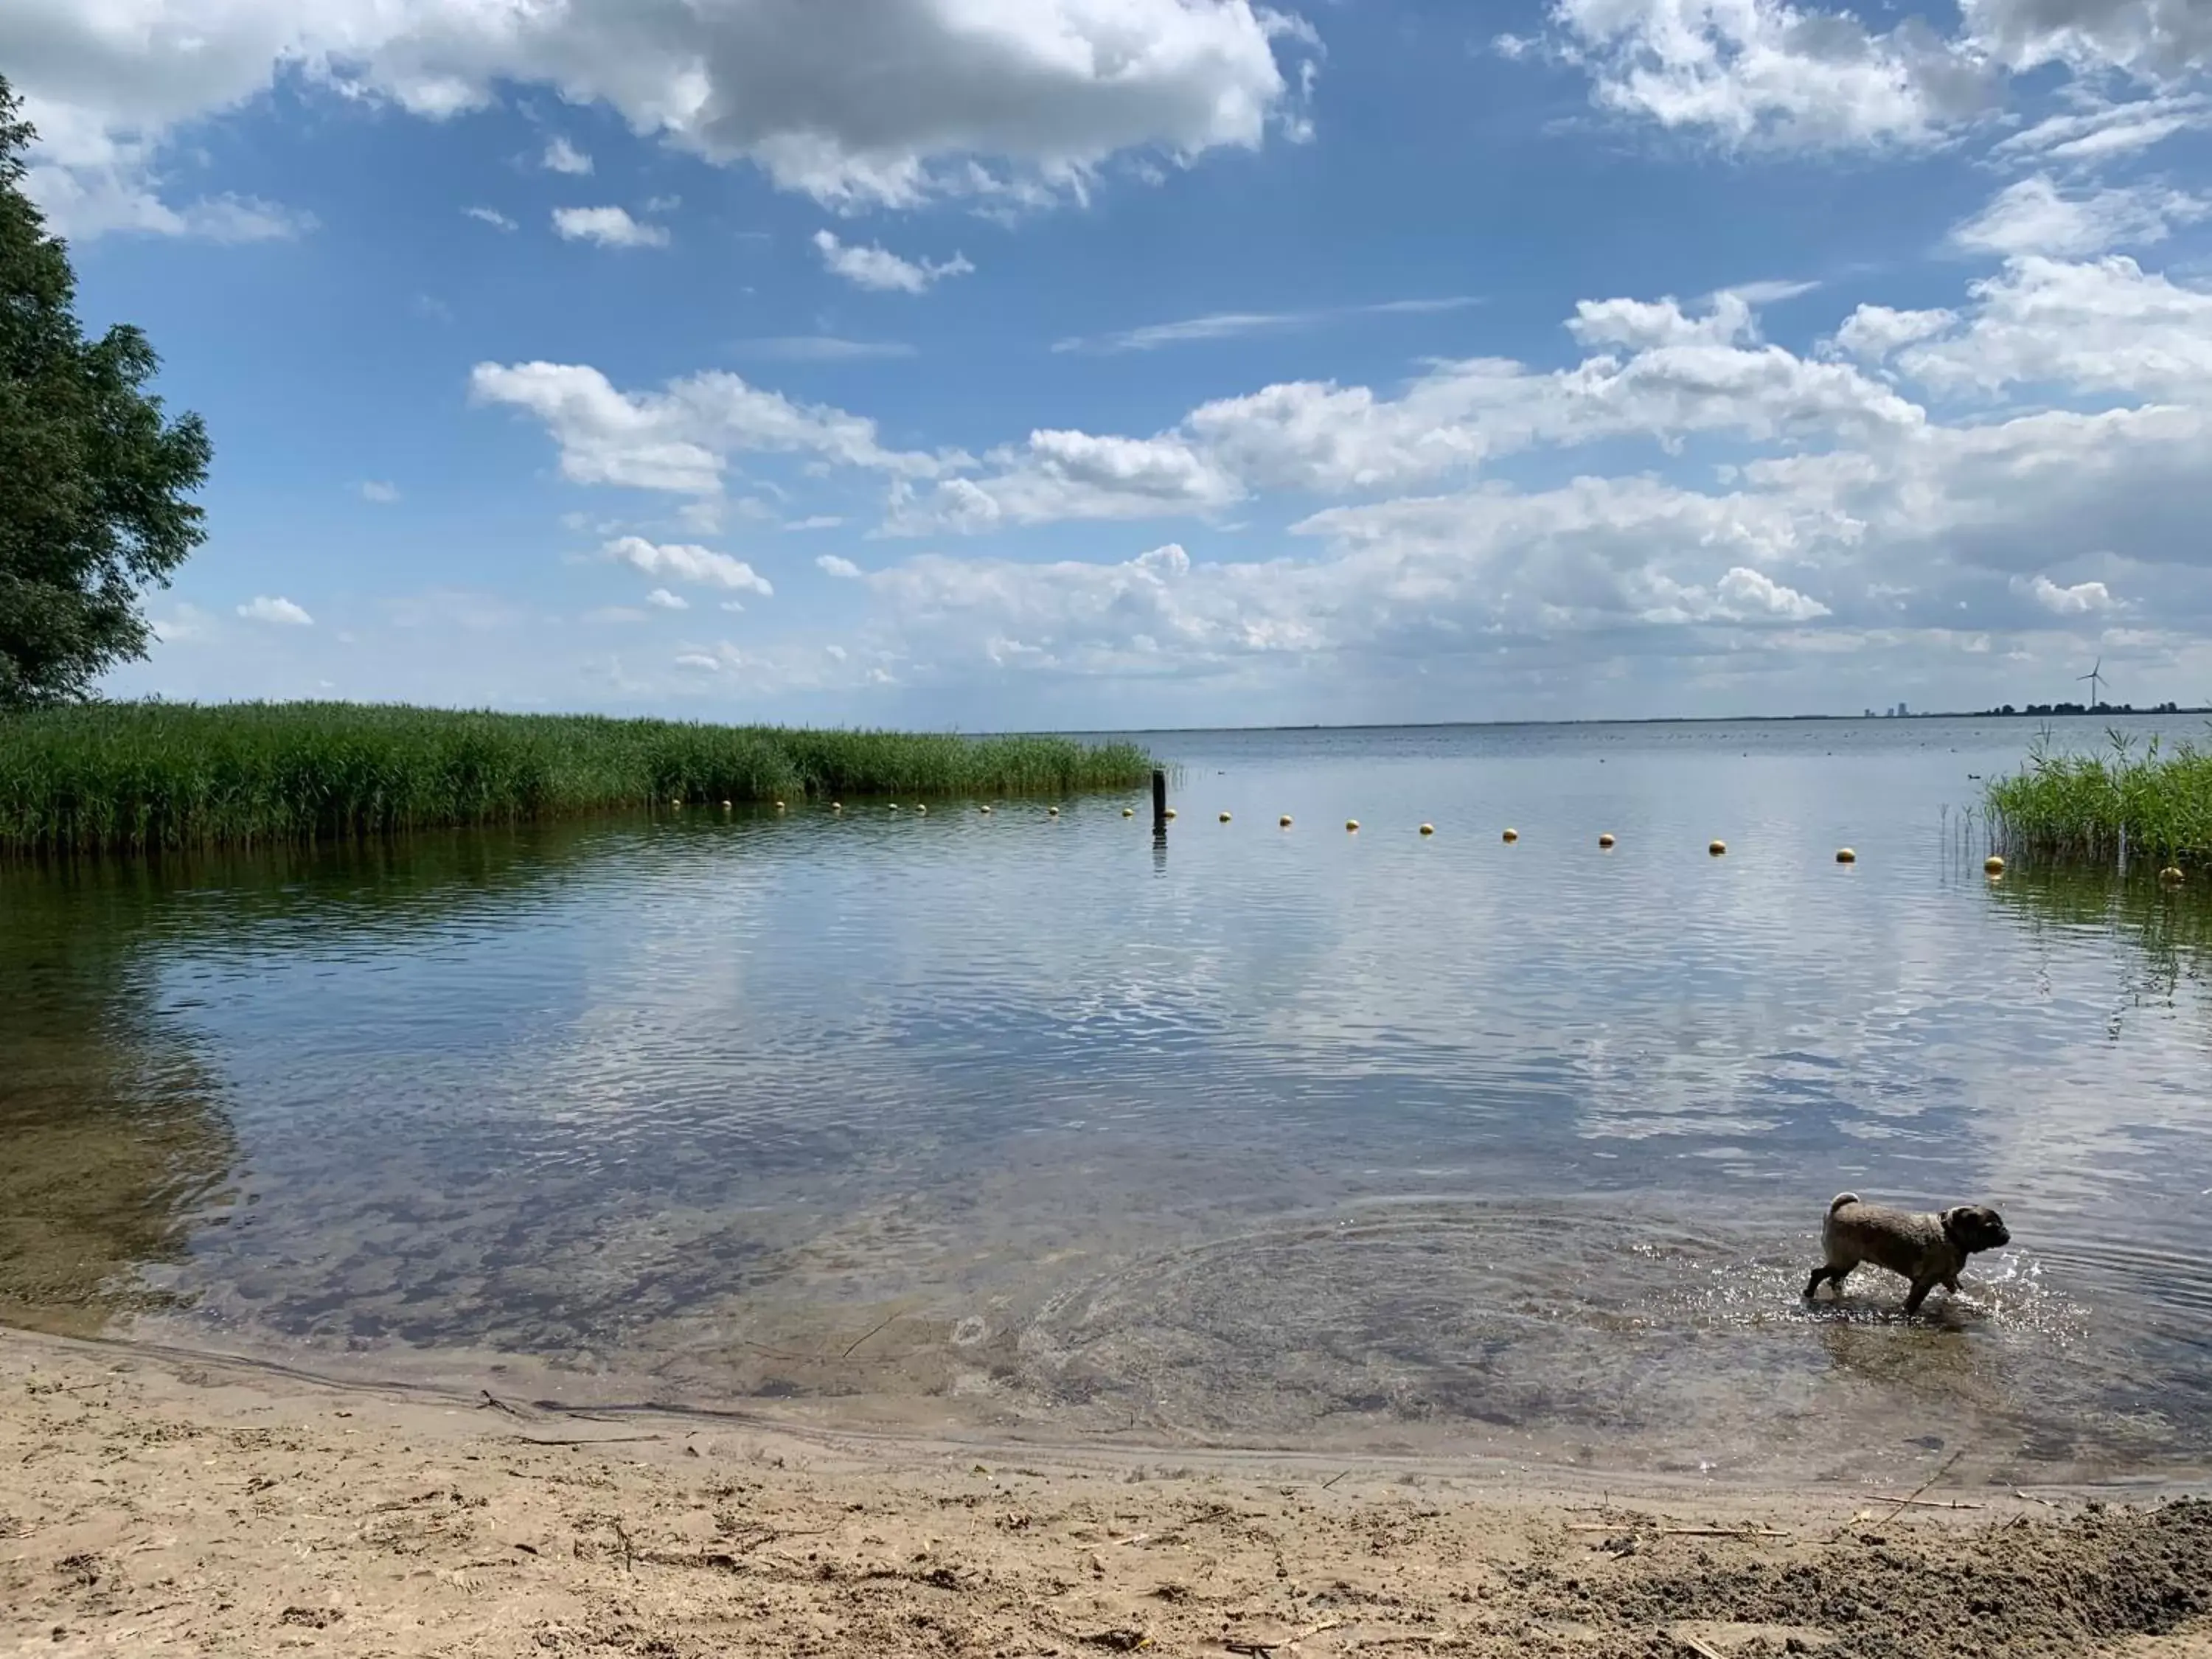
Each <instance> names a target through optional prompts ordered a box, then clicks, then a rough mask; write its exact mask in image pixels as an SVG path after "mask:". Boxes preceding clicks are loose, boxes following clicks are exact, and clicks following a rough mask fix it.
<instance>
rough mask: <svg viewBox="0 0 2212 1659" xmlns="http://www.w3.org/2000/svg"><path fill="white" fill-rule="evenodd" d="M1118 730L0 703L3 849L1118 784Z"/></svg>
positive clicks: (1122, 773) (220, 839) (1137, 764)
mask: <svg viewBox="0 0 2212 1659" xmlns="http://www.w3.org/2000/svg"><path fill="white" fill-rule="evenodd" d="M1151 773H1152V758H1151V757H1149V756H1148V755H1146V753H1145V752H1144V751H1143V750H1140V749H1139V748H1138V747H1136V746H1135V745H1134V744H1084V743H1079V742H1076V741H1074V740H1073V739H1072V738H1055V737H994V738H963V737H956V736H951V735H945V734H933V733H914V732H863V731H834V730H803V729H793V728H785V727H779V726H706V725H696V724H690V723H686V722H680V721H674V720H611V719H605V718H602V717H599V716H596V715H588V714H490V713H485V712H476V711H467V710H452V709H437V708H408V707H404V706H400V705H388V704H362V703H343V702H292V703H222V704H213V705H205V704H195V703H167V702H120V703H94V704H88V705H85V706H82V707H77V708H58V709H49V710H42V711H38V712H34V713H31V714H21V715H16V716H13V717H0V854H18V855H21V854H36V853H53V852H103V851H118V852H121V851H131V852H137V851H158V850H162V849H167V848H200V847H216V846H226V845H251V844H254V843H269V842H311V841H321V840H333V839H343V838H348V837H362V836H388V835H393V834H397V833H399V832H402V831H405V830H409V829H430V828H434V827H440V826H446V825H455V824H479V823H519V822H521V821H524V820H526V819H534V818H549V817H562V816H568V815H577V814H584V813H592V812H610V811H623V810H630V811H635V810H641V809H644V808H647V807H653V808H665V807H667V806H670V805H673V804H674V803H677V802H679V801H681V802H684V803H687V804H695V805H718V804H719V803H720V802H722V801H725V800H729V801H748V802H752V801H769V800H778V799H781V800H788V801H790V802H791V803H792V804H793V805H797V804H798V803H799V802H800V801H802V800H804V799H806V798H807V797H809V796H810V795H811V796H815V797H824V798H827V797H847V796H850V797H860V796H866V795H892V796H894V797H896V796H898V795H913V796H915V797H917V798H925V797H930V796H972V795H993V796H1018V795H1045V794H1060V793H1073V792H1076V791H1080V790H1086V789H1119V788H1130V787H1135V786H1137V785H1139V784H1140V783H1142V782H1144V781H1146V779H1147V778H1148V777H1149V776H1150V775H1151Z"/></svg>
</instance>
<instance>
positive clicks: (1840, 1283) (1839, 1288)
mask: <svg viewBox="0 0 2212 1659" xmlns="http://www.w3.org/2000/svg"><path fill="white" fill-rule="evenodd" d="M1858 1265H1859V1264H1858V1263H1857V1262H1856V1261H1846V1262H1844V1264H1843V1265H1842V1266H1841V1267H1838V1266H1837V1265H1836V1264H1835V1263H1833V1262H1830V1263H1828V1264H1827V1265H1826V1266H1825V1267H1815V1268H1814V1269H1813V1276H1812V1278H1810V1279H1807V1280H1806V1281H1805V1299H1806V1300H1807V1301H1808V1302H1810V1301H1811V1300H1812V1299H1813V1292H1814V1291H1817V1290H1819V1289H1820V1281H1821V1280H1822V1279H1826V1280H1827V1281H1828V1283H1829V1284H1831V1285H1834V1286H1835V1287H1836V1299H1837V1300H1838V1301H1841V1300H1842V1299H1843V1294H1844V1279H1846V1278H1848V1277H1849V1276H1850V1271H1851V1269H1852V1268H1854V1267H1857V1266H1858Z"/></svg>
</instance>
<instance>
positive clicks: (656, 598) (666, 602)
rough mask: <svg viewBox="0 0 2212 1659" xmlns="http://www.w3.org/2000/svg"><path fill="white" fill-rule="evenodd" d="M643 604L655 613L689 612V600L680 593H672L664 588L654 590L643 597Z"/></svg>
mask: <svg viewBox="0 0 2212 1659" xmlns="http://www.w3.org/2000/svg"><path fill="white" fill-rule="evenodd" d="M645 602H646V603H647V605H651V606H653V608H654V609H655V610H656V611H689V610H690V608H691V601H690V600H689V599H685V598H684V596H683V595H682V594H681V593H671V592H669V591H668V590H667V589H666V588H665V587H656V588H654V589H653V592H650V593H648V594H647V595H646V596H645Z"/></svg>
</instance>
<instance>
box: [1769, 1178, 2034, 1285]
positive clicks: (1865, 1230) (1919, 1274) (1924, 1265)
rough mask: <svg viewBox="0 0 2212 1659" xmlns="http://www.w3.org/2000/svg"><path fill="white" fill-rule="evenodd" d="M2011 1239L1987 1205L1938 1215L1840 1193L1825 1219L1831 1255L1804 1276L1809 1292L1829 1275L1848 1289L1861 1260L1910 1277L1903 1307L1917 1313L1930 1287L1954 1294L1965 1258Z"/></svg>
mask: <svg viewBox="0 0 2212 1659" xmlns="http://www.w3.org/2000/svg"><path fill="white" fill-rule="evenodd" d="M2009 1243H2012V1234H2011V1233H2010V1232H2008V1231H2006V1229H2005V1225H2004V1218H2003V1217H2002V1216H2000V1215H1999V1214H1998V1213H1997V1212H1996V1211H1995V1210H1992V1209H1990V1207H1989V1206H1987V1205H1984V1204H1961V1205H1959V1206H1957V1207H1955V1208H1954V1209H1948V1210H1945V1211H1943V1212H1942V1213H1940V1214H1936V1215H1915V1214H1913V1213H1911V1212H1909V1211H1905V1210H1893V1209H1891V1208H1890V1207H1889V1206H1887V1205H1885V1204H1869V1203H1867V1202H1866V1201H1865V1200H1863V1199H1862V1198H1860V1196H1859V1195H1858V1194H1857V1193H1839V1194H1837V1195H1836V1198H1835V1200H1834V1201H1833V1202H1832V1203H1831V1204H1830V1205H1829V1206H1828V1218H1827V1219H1826V1221H1825V1222H1823V1223H1822V1224H1821V1227H1820V1247H1821V1249H1822V1251H1823V1253H1824V1254H1825V1255H1826V1257H1827V1260H1826V1261H1825V1262H1824V1263H1823V1264H1822V1265H1821V1266H1820V1267H1815V1268H1814V1269H1813V1276H1812V1277H1811V1278H1810V1279H1807V1280H1806V1281H1805V1295H1806V1297H1807V1298H1808V1300H1809V1299H1810V1298H1811V1297H1812V1295H1813V1292H1814V1291H1817V1290H1819V1289H1820V1281H1821V1280H1822V1279H1826V1280H1827V1281H1828V1282H1829V1283H1830V1284H1831V1285H1834V1286H1835V1287H1836V1294H1837V1295H1838V1296H1839V1297H1840V1296H1841V1295H1842V1294H1843V1293H1844V1279H1846V1278H1847V1277H1849V1275H1850V1272H1851V1270H1852V1269H1853V1268H1855V1267H1857V1266H1858V1265H1859V1264H1860V1263H1861V1262H1864V1261H1871V1262H1873V1263H1874V1264H1875V1266H1876V1267H1887V1268H1888V1269H1889V1270H1890V1272H1892V1273H1897V1274H1899V1275H1901V1276H1902V1277H1904V1278H1905V1279H1911V1281H1912V1291H1911V1295H1909V1296H1907V1297H1905V1312H1907V1313H1917V1312H1919V1311H1920V1304H1922V1303H1923V1302H1924V1301H1926V1300H1927V1299H1928V1292H1929V1291H1932V1290H1934V1289H1935V1288H1936V1286H1937V1285H1942V1287H1943V1288H1944V1289H1945V1290H1947V1291H1951V1292H1952V1293H1953V1294H1954V1295H1955V1294H1956V1293H1957V1291H1958V1289H1959V1272H1960V1269H1961V1268H1962V1267H1965V1266H1966V1258H1967V1257H1969V1256H1971V1255H1978V1254H1979V1253H1980V1252H1981V1251H1983V1250H1995V1249H2002V1248H2003V1247H2004V1246H2005V1245H2007V1244H2009Z"/></svg>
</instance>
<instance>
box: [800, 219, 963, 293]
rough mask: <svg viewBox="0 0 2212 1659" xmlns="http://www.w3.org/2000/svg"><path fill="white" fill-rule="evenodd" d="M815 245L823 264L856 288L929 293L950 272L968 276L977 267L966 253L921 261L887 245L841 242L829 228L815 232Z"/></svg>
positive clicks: (834, 274)
mask: <svg viewBox="0 0 2212 1659" xmlns="http://www.w3.org/2000/svg"><path fill="white" fill-rule="evenodd" d="M814 246H815V249H816V251H817V252H819V253H820V254H821V255H822V264H823V268H824V269H825V270H829V272H830V274H831V275H833V276H842V277H843V278H844V279H845V280H846V281H847V282H848V283H852V284H853V285H854V287H855V288H866V289H874V290H876V291H877V292H878V293H879V294H890V293H897V294H922V293H926V292H927V291H928V289H930V288H931V287H932V286H933V285H934V284H936V283H941V282H943V281H944V280H945V278H946V277H947V276H969V275H970V274H972V273H973V272H974V270H975V266H974V265H972V264H969V262H968V258H967V256H966V255H965V254H961V253H955V254H954V255H953V256H952V257H951V258H950V259H944V260H931V259H923V260H921V261H919V262H917V261H915V260H913V259H902V258H900V257H899V256H898V255H897V254H896V253H893V252H890V250H889V249H887V248H884V247H879V246H867V247H860V246H855V245H854V244H851V243H847V242H841V241H839V240H837V239H836V237H835V236H833V235H832V234H830V233H829V232H828V231H826V230H817V231H816V232H815V233H814Z"/></svg>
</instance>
